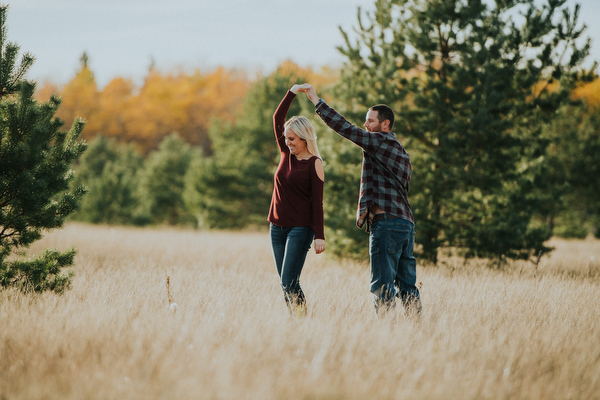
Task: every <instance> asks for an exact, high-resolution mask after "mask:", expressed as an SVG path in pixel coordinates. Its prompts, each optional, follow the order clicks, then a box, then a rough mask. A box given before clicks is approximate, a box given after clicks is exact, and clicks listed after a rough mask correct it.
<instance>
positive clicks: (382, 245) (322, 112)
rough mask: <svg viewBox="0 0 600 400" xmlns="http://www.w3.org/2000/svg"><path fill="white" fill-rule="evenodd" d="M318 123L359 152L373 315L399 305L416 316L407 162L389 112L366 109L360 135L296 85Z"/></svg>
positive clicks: (360, 220)
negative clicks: (356, 148) (323, 123)
mask: <svg viewBox="0 0 600 400" xmlns="http://www.w3.org/2000/svg"><path fill="white" fill-rule="evenodd" d="M299 91H301V92H305V93H306V94H307V96H308V98H309V99H310V100H311V101H312V102H313V104H314V105H315V111H316V113H317V114H319V116H320V117H321V119H322V120H323V121H324V122H325V124H327V126H329V127H330V128H331V129H333V130H334V131H335V132H337V133H338V134H339V135H340V136H342V137H344V138H346V139H348V140H350V141H352V142H353V143H355V144H356V145H358V146H359V147H361V148H362V150H363V164H362V174H361V182H360V198H359V201H358V212H357V222H356V224H357V226H358V227H359V228H362V227H363V226H366V231H367V232H368V233H369V257H370V261H371V288H370V291H371V293H373V295H374V303H375V310H376V311H377V314H378V315H379V314H381V313H382V312H383V311H387V310H389V309H391V308H393V307H394V306H395V305H396V297H399V298H400V299H401V300H402V304H403V305H404V309H405V311H406V312H407V314H412V313H416V314H418V313H420V312H421V297H420V293H419V289H418V288H417V287H416V280H417V272H416V266H417V262H416V260H415V258H414V256H413V247H414V242H415V227H414V218H413V214H412V210H411V208H410V204H409V202H408V187H409V182H410V177H411V172H412V167H411V164H410V156H409V155H408V153H407V152H406V150H405V149H404V147H403V146H402V145H401V144H400V142H398V139H396V135H395V134H394V133H393V132H392V131H391V130H392V127H393V125H394V112H393V111H392V109H391V108H390V107H388V106H386V105H383V104H380V105H376V106H373V107H371V108H369V110H368V112H367V116H366V120H365V123H364V127H365V129H366V130H363V129H360V128H358V127H356V126H354V125H352V124H351V123H350V122H348V121H346V119H345V118H344V117H343V116H342V115H340V114H339V113H338V112H337V111H335V110H334V109H333V108H331V107H330V106H328V105H327V103H325V101H323V99H320V98H319V97H318V96H317V93H316V91H315V89H314V87H313V86H312V85H309V84H304V85H300V90H299Z"/></svg>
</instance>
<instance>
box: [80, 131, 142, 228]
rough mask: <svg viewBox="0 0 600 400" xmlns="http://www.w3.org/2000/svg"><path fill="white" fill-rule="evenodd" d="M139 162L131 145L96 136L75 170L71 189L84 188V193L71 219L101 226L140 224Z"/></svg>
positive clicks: (136, 153)
mask: <svg viewBox="0 0 600 400" xmlns="http://www.w3.org/2000/svg"><path fill="white" fill-rule="evenodd" d="M142 166H143V159H142V156H141V155H140V154H139V152H138V151H137V150H136V149H135V147H134V146H133V144H129V145H124V144H120V143H118V142H116V141H115V140H114V139H112V138H111V139H106V138H104V137H103V136H96V137H95V138H94V139H93V140H91V141H90V143H89V147H88V150H87V151H86V152H85V153H84V154H83V156H82V157H81V159H80V162H79V165H78V166H77V169H76V171H77V176H76V177H75V179H74V180H73V181H72V183H71V187H72V188H76V187H78V186H82V185H85V186H86V187H87V188H88V193H87V195H86V196H85V198H83V200H82V201H81V205H80V207H79V210H78V211H77V212H76V213H75V214H73V218H74V219H77V220H79V221H85V222H90V223H103V224H124V225H131V224H143V223H144V222H147V220H143V219H141V218H139V215H138V212H137V211H138V209H139V207H140V202H141V200H140V196H139V179H138V174H139V171H140V170H141V169H142Z"/></svg>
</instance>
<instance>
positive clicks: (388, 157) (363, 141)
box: [315, 100, 414, 232]
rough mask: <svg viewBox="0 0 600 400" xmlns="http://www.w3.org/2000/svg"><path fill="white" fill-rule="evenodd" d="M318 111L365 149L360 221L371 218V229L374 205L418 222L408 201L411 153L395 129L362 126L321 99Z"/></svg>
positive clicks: (347, 137) (327, 120)
mask: <svg viewBox="0 0 600 400" xmlns="http://www.w3.org/2000/svg"><path fill="white" fill-rule="evenodd" d="M315 111H316V112H317V114H319V116H320V117H321V119H322V120H323V121H324V122H325V123H326V124H327V126H329V127H330V128H331V129H333V130H334V131H335V132H337V133H338V134H339V135H340V136H342V137H344V138H346V139H348V140H350V141H352V142H353V143H355V144H356V145H358V146H360V147H361V148H362V150H363V165H362V173H361V178H360V197H359V199H358V212H357V221H356V224H357V225H358V227H359V228H362V227H363V226H364V224H365V222H367V232H368V231H369V230H370V229H369V228H370V225H371V222H372V213H371V212H370V207H371V205H374V204H375V205H377V206H379V208H381V209H382V210H383V211H385V212H386V213H390V214H394V215H396V216H398V217H401V218H404V219H406V220H408V221H410V222H412V223H413V224H414V218H413V214H412V210H411V208H410V204H409V202H408V186H409V183H410V176H411V172H412V167H411V164H410V156H409V155H408V153H407V152H406V150H405V149H404V147H403V146H402V145H401V144H400V142H398V139H396V135H395V134H394V133H392V132H368V131H366V130H363V129H360V128H358V127H356V126H354V125H352V124H351V123H350V122H348V121H346V119H345V118H344V117H343V116H342V115H340V114H339V113H338V112H337V111H335V110H334V109H333V108H331V107H330V106H328V105H327V103H325V102H324V101H323V100H320V101H319V102H318V103H317V105H316V110H315Z"/></svg>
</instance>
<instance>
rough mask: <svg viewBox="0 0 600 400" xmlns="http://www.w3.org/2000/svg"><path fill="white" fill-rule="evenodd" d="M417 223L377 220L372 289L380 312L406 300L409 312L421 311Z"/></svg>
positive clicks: (371, 239)
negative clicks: (418, 282)
mask: <svg viewBox="0 0 600 400" xmlns="http://www.w3.org/2000/svg"><path fill="white" fill-rule="evenodd" d="M414 245H415V226H414V225H413V224H412V223H411V222H410V221H407V220H405V219H402V218H393V219H387V220H380V221H375V222H373V225H372V226H371V233H370V235H369V256H370V258H371V289H370V290H371V293H373V295H374V303H375V310H376V311H377V313H378V314H379V312H380V311H382V310H388V309H390V308H393V307H394V306H395V305H396V297H399V298H400V299H401V300H402V304H403V305H404V308H405V310H406V311H407V312H413V311H414V312H417V313H419V312H420V311H421V298H420V294H419V289H417V287H416V281H417V260H416V259H415V257H414V256H413V248H414Z"/></svg>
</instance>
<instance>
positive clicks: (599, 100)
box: [573, 78, 600, 110]
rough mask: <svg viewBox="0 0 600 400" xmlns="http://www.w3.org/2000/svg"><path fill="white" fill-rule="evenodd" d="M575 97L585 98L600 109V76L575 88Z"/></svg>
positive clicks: (591, 105)
mask: <svg viewBox="0 0 600 400" xmlns="http://www.w3.org/2000/svg"><path fill="white" fill-rule="evenodd" d="M573 97H574V98H575V99H576V100H579V99H583V100H584V101H585V102H586V103H587V104H588V105H589V106H590V107H591V108H593V109H595V110H598V109H600V78H596V79H594V80H593V81H592V82H590V83H586V84H585V85H583V86H581V87H579V88H577V89H575V91H574V92H573Z"/></svg>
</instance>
